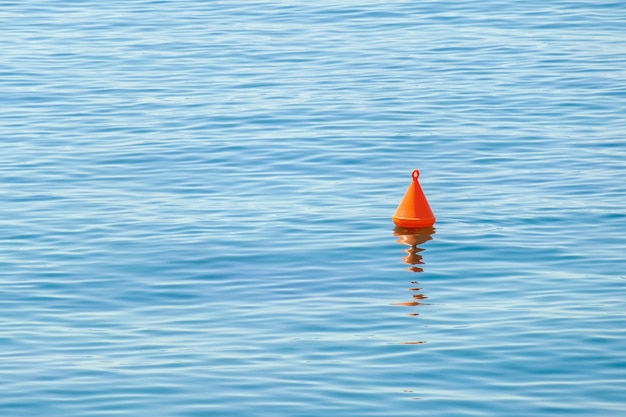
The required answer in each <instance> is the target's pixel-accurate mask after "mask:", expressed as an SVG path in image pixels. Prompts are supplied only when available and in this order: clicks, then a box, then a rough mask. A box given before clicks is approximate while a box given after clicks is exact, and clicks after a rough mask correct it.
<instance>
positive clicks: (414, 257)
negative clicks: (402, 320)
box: [393, 227, 435, 316]
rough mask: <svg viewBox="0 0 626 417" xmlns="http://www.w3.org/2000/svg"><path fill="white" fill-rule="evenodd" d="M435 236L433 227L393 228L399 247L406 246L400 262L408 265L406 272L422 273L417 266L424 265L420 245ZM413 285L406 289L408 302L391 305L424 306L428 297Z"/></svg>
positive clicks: (413, 314) (421, 269)
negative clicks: (408, 297)
mask: <svg viewBox="0 0 626 417" xmlns="http://www.w3.org/2000/svg"><path fill="white" fill-rule="evenodd" d="M434 234H435V228H433V227H425V228H422V229H403V228H401V227H395V228H394V230H393V235H394V236H397V237H398V240H397V242H398V243H400V244H401V245H406V246H408V249H405V250H404V253H406V256H404V257H403V258H402V262H404V263H405V264H407V265H410V266H409V267H408V268H406V269H407V270H408V271H411V272H415V273H421V272H424V269H423V268H422V267H421V266H418V265H424V261H423V259H424V257H423V256H422V255H421V252H423V251H424V249H423V248H421V247H420V245H423V244H424V243H426V242H428V241H429V240H432V239H433V235H434ZM411 284H412V285H413V286H412V287H410V288H407V290H408V291H411V293H412V294H411V300H410V301H402V302H397V303H393V305H396V306H402V307H417V306H419V305H422V304H425V302H424V300H426V299H427V298H428V297H427V296H426V295H425V294H423V293H421V292H419V291H421V290H422V288H421V287H416V286H414V285H416V284H419V283H418V282H417V281H411ZM409 315H410V316H417V315H418V313H411V314H409Z"/></svg>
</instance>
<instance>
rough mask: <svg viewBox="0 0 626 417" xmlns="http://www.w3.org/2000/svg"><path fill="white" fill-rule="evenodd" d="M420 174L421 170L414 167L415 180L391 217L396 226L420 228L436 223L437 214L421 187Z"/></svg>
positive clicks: (413, 175)
mask: <svg viewBox="0 0 626 417" xmlns="http://www.w3.org/2000/svg"><path fill="white" fill-rule="evenodd" d="M419 176H420V172H419V171H418V170H417V169H414V170H413V172H412V173H411V177H412V178H413V181H411V184H410V185H409V188H407V190H406V193H404V197H402V200H401V201H400V204H398V208H397V209H396V212H395V213H393V216H392V217H391V219H392V220H393V222H394V223H395V225H396V226H398V227H402V228H404V229H419V228H422V227H431V226H432V225H433V224H434V223H435V216H434V215H433V212H432V210H431V209H430V206H429V205H428V201H427V200H426V196H425V195H424V191H422V187H420V183H419V182H418V181H417V178H418V177H419Z"/></svg>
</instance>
